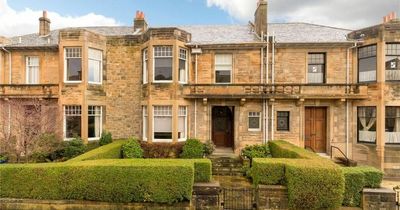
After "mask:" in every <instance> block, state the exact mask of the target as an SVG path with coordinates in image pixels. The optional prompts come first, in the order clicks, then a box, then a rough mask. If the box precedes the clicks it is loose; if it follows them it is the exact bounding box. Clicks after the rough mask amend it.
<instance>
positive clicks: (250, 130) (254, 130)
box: [247, 128, 261, 132]
mask: <svg viewBox="0 0 400 210" xmlns="http://www.w3.org/2000/svg"><path fill="white" fill-rule="evenodd" d="M247 131H249V132H261V128H260V129H247Z"/></svg>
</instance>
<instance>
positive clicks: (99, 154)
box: [66, 140, 127, 162]
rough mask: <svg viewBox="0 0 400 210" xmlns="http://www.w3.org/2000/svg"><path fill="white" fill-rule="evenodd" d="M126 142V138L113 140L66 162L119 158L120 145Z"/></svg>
mask: <svg viewBox="0 0 400 210" xmlns="http://www.w3.org/2000/svg"><path fill="white" fill-rule="evenodd" d="M126 142H127V140H118V141H114V142H112V143H111V144H107V145H104V146H101V147H98V148H96V149H94V150H91V151H89V152H86V153H84V154H82V155H80V156H78V157H75V158H73V159H70V160H68V161H66V162H77V161H83V160H98V159H119V158H121V146H122V145H123V144H125V143H126Z"/></svg>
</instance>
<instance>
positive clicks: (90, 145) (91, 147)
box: [86, 141, 100, 152]
mask: <svg viewBox="0 0 400 210" xmlns="http://www.w3.org/2000/svg"><path fill="white" fill-rule="evenodd" d="M99 147H100V144H99V141H89V142H88V143H87V144H86V152H89V151H92V150H94V149H96V148H99Z"/></svg>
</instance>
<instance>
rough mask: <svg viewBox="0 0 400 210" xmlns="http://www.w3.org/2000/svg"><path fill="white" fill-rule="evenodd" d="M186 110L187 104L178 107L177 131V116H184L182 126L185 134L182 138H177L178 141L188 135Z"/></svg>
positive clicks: (183, 139)
mask: <svg viewBox="0 0 400 210" xmlns="http://www.w3.org/2000/svg"><path fill="white" fill-rule="evenodd" d="M187 112H188V109H187V106H179V107H178V132H179V118H181V117H184V118H185V120H184V126H185V131H184V132H185V136H184V137H183V138H182V137H181V138H178V141H186V139H187V136H188V133H187V132H188V126H187V124H188V123H187V119H188V117H187Z"/></svg>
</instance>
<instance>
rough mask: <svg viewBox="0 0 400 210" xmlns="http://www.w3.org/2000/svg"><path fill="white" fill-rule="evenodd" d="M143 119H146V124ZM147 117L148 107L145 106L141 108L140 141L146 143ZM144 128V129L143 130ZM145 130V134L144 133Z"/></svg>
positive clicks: (147, 133)
mask: <svg viewBox="0 0 400 210" xmlns="http://www.w3.org/2000/svg"><path fill="white" fill-rule="evenodd" d="M145 118H147V120H146V123H145V120H144V119H145ZM148 123H149V115H148V107H147V105H144V106H142V140H143V141H147V140H148V137H147V136H148V135H149V132H148V130H149V125H148ZM145 128H146V129H145ZM146 130H147V132H146Z"/></svg>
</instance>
